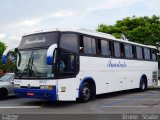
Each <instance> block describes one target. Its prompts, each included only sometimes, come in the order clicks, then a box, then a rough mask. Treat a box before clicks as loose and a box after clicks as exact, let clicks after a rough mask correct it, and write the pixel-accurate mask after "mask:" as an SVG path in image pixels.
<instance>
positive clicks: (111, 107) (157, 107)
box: [100, 106, 160, 108]
mask: <svg viewBox="0 0 160 120" xmlns="http://www.w3.org/2000/svg"><path fill="white" fill-rule="evenodd" d="M153 107H156V108H158V107H160V106H153ZM100 108H150V106H101V107H100Z"/></svg>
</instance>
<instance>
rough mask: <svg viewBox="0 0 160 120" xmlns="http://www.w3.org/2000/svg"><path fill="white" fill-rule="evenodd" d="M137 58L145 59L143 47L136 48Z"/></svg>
mask: <svg viewBox="0 0 160 120" xmlns="http://www.w3.org/2000/svg"><path fill="white" fill-rule="evenodd" d="M136 53H137V54H136V55H137V56H136V58H137V59H143V52H142V47H138V46H136Z"/></svg>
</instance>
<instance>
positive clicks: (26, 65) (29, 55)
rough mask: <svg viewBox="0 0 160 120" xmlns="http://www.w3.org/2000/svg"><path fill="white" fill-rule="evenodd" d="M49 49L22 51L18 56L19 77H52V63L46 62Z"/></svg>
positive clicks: (17, 73) (17, 74)
mask: <svg viewBox="0 0 160 120" xmlns="http://www.w3.org/2000/svg"><path fill="white" fill-rule="evenodd" d="M46 56H47V49H37V50H28V51H20V52H19V56H18V57H17V64H16V68H17V69H16V72H15V73H16V75H15V77H18V78H40V77H42V78H51V77H54V74H53V73H52V65H47V62H46V59H47V58H46Z"/></svg>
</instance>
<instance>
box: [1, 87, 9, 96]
mask: <svg viewBox="0 0 160 120" xmlns="http://www.w3.org/2000/svg"><path fill="white" fill-rule="evenodd" d="M7 96H8V91H7V90H6V89H4V88H2V89H0V99H5V98H6V97H7Z"/></svg>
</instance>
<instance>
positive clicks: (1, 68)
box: [0, 42, 14, 71]
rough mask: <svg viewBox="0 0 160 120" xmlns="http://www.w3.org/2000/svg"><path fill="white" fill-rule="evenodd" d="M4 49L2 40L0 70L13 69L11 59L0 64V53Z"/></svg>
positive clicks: (0, 45)
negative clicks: (4, 63)
mask: <svg viewBox="0 0 160 120" xmlns="http://www.w3.org/2000/svg"><path fill="white" fill-rule="evenodd" d="M5 49H6V45H5V44H4V43H3V42H0V70H4V71H14V64H13V63H12V62H11V61H7V64H6V65H3V64H2V59H1V58H2V54H3V52H4V51H5Z"/></svg>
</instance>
